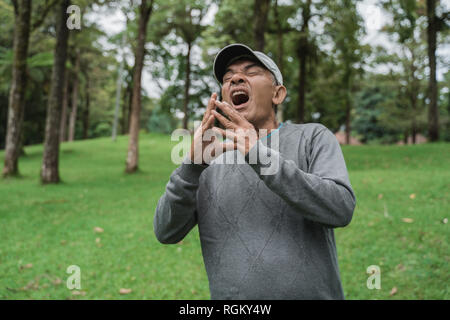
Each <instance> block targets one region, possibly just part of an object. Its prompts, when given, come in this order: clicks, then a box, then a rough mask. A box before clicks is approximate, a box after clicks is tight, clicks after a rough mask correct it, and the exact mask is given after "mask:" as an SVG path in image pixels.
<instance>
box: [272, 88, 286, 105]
mask: <svg viewBox="0 0 450 320" xmlns="http://www.w3.org/2000/svg"><path fill="white" fill-rule="evenodd" d="M286 93H287V91H286V87H285V86H283V85H279V86H276V87H275V90H274V92H273V96H272V103H273V104H276V105H278V104H281V103H282V102H283V101H284V98H286Z"/></svg>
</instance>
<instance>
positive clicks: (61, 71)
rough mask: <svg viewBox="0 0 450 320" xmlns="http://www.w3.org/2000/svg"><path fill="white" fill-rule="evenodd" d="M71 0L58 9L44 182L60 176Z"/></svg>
mask: <svg viewBox="0 0 450 320" xmlns="http://www.w3.org/2000/svg"><path fill="white" fill-rule="evenodd" d="M69 5H70V0H62V1H61V3H60V4H59V5H58V6H57V10H56V12H55V13H56V45H55V62H54V65H53V70H52V79H51V90H50V95H49V98H48V104H47V119H46V124H45V140H44V154H43V158H42V167H41V182H42V183H58V182H59V181H60V178H59V127H60V119H61V110H60V102H61V100H62V97H63V89H64V88H63V86H64V77H65V72H66V57H67V43H68V38H69V30H68V28H67V27H66V16H67V14H66V10H67V7H68V6H69Z"/></svg>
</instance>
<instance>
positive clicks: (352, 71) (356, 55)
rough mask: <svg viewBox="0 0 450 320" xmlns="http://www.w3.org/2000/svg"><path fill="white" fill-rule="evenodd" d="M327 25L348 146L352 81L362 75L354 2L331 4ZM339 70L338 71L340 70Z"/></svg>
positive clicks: (344, 0)
mask: <svg viewBox="0 0 450 320" xmlns="http://www.w3.org/2000/svg"><path fill="white" fill-rule="evenodd" d="M329 16H330V18H331V19H330V22H329V23H328V24H327V26H326V27H327V33H328V34H329V35H331V38H332V39H333V41H334V43H335V46H334V48H333V51H334V52H335V58H336V60H337V61H338V70H337V71H338V72H339V73H340V80H341V81H340V82H341V85H342V90H340V91H341V94H342V96H343V101H344V109H345V133H346V134H345V140H346V144H349V143H350V134H351V113H352V110H353V90H354V80H355V78H356V76H357V74H358V73H361V71H362V65H361V64H362V61H363V58H364V50H363V47H362V46H361V45H360V40H361V37H362V35H363V33H364V27H363V21H362V18H361V17H360V16H359V14H358V11H357V10H356V3H355V1H353V0H337V1H333V3H332V4H330V10H329ZM339 69H340V70H339Z"/></svg>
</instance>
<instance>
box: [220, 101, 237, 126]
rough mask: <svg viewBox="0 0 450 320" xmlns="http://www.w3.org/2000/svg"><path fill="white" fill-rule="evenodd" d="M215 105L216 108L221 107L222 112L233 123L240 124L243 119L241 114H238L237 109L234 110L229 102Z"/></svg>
mask: <svg viewBox="0 0 450 320" xmlns="http://www.w3.org/2000/svg"><path fill="white" fill-rule="evenodd" d="M214 104H215V106H216V107H219V108H220V110H222V111H223V113H225V114H226V115H227V116H228V117H229V118H230V120H231V121H233V122H236V123H239V121H240V120H241V119H242V118H241V115H240V114H239V112H237V111H236V110H235V109H233V108H232V107H231V106H230V105H229V104H228V103H227V102H221V101H217V100H216V101H214Z"/></svg>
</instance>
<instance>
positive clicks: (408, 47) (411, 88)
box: [380, 0, 425, 143]
mask: <svg viewBox="0 0 450 320" xmlns="http://www.w3.org/2000/svg"><path fill="white" fill-rule="evenodd" d="M383 6H384V8H385V9H386V10H387V11H388V12H390V13H392V16H393V21H392V23H390V24H387V25H385V26H384V27H383V30H384V31H385V32H386V33H387V34H388V35H390V37H391V39H394V40H396V41H397V43H398V44H399V46H400V47H399V48H398V49H397V52H396V54H393V55H386V56H385V57H384V58H383V57H382V56H381V57H380V61H383V60H384V61H385V62H390V63H394V64H396V65H397V68H399V72H395V71H391V73H390V74H391V75H392V76H394V77H397V79H398V80H399V83H398V85H399V86H400V88H399V92H400V93H401V94H400V95H399V96H398V98H399V99H400V101H401V102H400V103H398V102H397V104H399V105H404V104H408V107H404V109H406V110H407V111H408V113H405V114H403V115H402V117H403V119H408V120H409V121H410V130H408V131H409V132H410V134H411V136H412V141H413V143H415V142H416V135H417V133H418V129H419V122H420V121H419V119H420V115H421V111H422V108H421V107H420V106H421V104H420V103H419V102H420V101H419V99H420V98H419V95H420V91H421V90H420V89H421V87H422V86H421V81H420V79H422V78H423V74H424V73H423V72H424V68H425V66H424V61H425V46H424V32H423V30H424V27H423V21H422V20H421V19H420V14H421V9H422V8H421V3H419V2H417V1H416V0H404V1H400V0H386V1H384V2H383ZM386 58H387V59H386ZM391 113H392V117H391V118H390V119H391V120H392V119H393V118H394V117H395V114H394V113H393V112H388V114H391ZM397 116H399V115H397ZM407 134H408V133H406V132H405V135H407Z"/></svg>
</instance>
